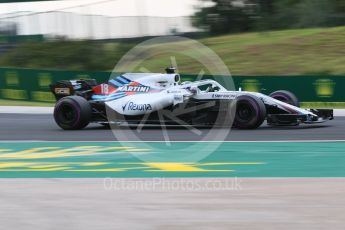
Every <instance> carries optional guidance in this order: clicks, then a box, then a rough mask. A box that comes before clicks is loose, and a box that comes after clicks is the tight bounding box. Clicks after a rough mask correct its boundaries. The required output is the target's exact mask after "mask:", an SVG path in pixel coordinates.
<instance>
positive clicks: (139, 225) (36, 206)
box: [0, 178, 345, 230]
mask: <svg viewBox="0 0 345 230" xmlns="http://www.w3.org/2000/svg"><path fill="white" fill-rule="evenodd" d="M233 180H234V178H223V179H212V178H207V179H200V178H194V179H189V180H186V179H185V180H184V181H181V180H180V179H178V178H176V179H164V182H163V181H161V182H162V183H158V182H159V181H157V179H141V180H138V179H126V180H123V179H114V184H116V185H117V186H116V187H115V186H109V187H108V185H107V186H106V187H105V186H104V181H103V179H84V180H83V179H69V180H66V179H25V180H24V179H17V180H13V179H12V180H4V179H1V180H0V184H1V185H2V188H1V190H0V203H1V206H0V223H1V227H2V229H27V230H37V229H56V230H60V229H83V230H94V229H109V230H110V229H112V230H113V229H121V230H123V229H135V230H138V229H143V230H146V229H147V230H151V229H153V230H155V229H157V230H158V229H167V230H173V229H176V230H177V229H178V230H181V229H188V230H206V229H207V230H208V229H210V230H213V229H224V230H225V229H226V230H228V229H236V230H237V229H238V230H244V229H258V230H261V229H262V230H264V229H265V230H267V229H269V230H275V229H282V230H292V229H294V230H305V229H313V230H314V229H315V230H321V229H339V230H340V229H344V225H345V220H344V205H345V196H344V192H345V183H344V182H345V179H344V178H324V179H322V178H276V179H272V178H254V179H253V178H241V180H240V181H239V182H238V183H236V186H232V184H233ZM138 182H140V184H142V183H144V184H147V186H140V184H138V186H137V187H135V186H133V184H135V183H138Z"/></svg>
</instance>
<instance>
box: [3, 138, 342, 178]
mask: <svg viewBox="0 0 345 230" xmlns="http://www.w3.org/2000/svg"><path fill="white" fill-rule="evenodd" d="M201 158H202V159H201ZM195 160H199V161H195ZM344 166H345V142H319V143H317V142H225V143H215V142H199V143H195V142H174V143H170V144H168V145H167V144H166V143H164V142H159V143H157V142H154V143H131V142H124V143H118V142H19V143H17V142H16V143H13V142H9V143H0V177H1V178H42V177H235V176H236V177H344V176H345V167H344Z"/></svg>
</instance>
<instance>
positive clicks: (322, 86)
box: [314, 79, 335, 97]
mask: <svg viewBox="0 0 345 230" xmlns="http://www.w3.org/2000/svg"><path fill="white" fill-rule="evenodd" d="M314 86H315V91H316V94H317V96H319V97H332V96H333V94H334V87H335V82H334V81H332V80H331V79H318V80H317V81H315V82H314Z"/></svg>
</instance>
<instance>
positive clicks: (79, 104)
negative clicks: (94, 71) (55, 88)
mask: <svg viewBox="0 0 345 230" xmlns="http://www.w3.org/2000/svg"><path fill="white" fill-rule="evenodd" d="M91 117H92V108H91V105H90V103H89V102H88V101H87V100H86V99H85V98H83V97H79V96H69V97H64V98H61V99H60V100H59V101H58V102H57V103H56V105H55V109H54V119H55V122H56V124H57V125H58V126H60V127H61V128H62V129H65V130H72V129H82V128H84V127H86V126H87V125H88V124H89V123H90V120H91Z"/></svg>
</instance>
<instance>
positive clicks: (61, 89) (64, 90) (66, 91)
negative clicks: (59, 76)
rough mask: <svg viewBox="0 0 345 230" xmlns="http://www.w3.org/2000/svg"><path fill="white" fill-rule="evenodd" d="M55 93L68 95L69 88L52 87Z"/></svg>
mask: <svg viewBox="0 0 345 230" xmlns="http://www.w3.org/2000/svg"><path fill="white" fill-rule="evenodd" d="M54 91H55V94H58V95H59V94H63V95H69V94H70V89H69V88H55V89H54Z"/></svg>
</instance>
